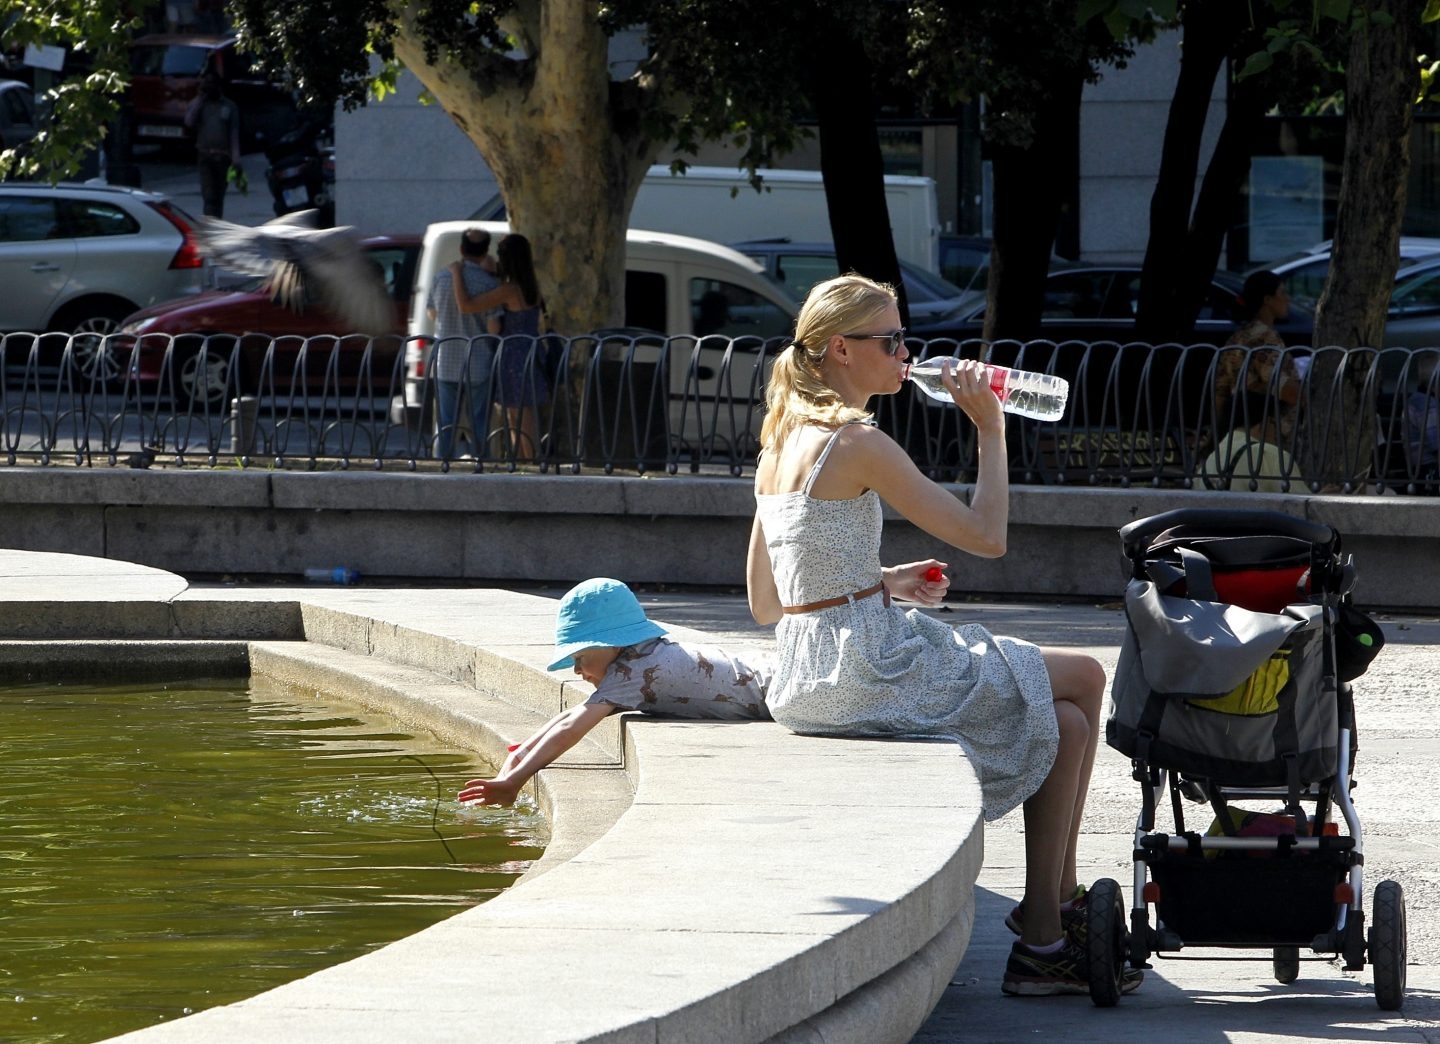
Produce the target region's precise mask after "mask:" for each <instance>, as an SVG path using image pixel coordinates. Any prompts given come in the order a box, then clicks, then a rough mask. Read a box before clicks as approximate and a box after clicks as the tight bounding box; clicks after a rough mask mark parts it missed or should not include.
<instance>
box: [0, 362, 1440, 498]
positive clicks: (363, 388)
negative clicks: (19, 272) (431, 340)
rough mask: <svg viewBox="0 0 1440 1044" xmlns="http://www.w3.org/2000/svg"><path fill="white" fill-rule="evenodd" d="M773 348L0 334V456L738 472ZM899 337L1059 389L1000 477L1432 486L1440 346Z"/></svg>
mask: <svg viewBox="0 0 1440 1044" xmlns="http://www.w3.org/2000/svg"><path fill="white" fill-rule="evenodd" d="M785 343H786V342H785V341H784V340H782V339H769V340H762V339H759V338H743V337H742V338H735V339H731V338H725V337H703V338H699V339H697V338H694V337H677V338H668V339H666V338H661V337H658V336H644V335H642V336H627V335H622V334H615V335H591V336H584V337H573V338H568V339H567V338H561V337H558V336H555V335H551V336H548V337H539V338H531V337H507V338H504V339H503V340H502V339H499V338H493V337H486V338H476V339H475V341H474V342H471V343H468V344H467V343H458V344H446V345H443V346H441V351H442V352H443V353H446V354H447V359H448V361H447V363H446V365H445V366H442V367H436V366H433V365H421V364H422V363H425V364H428V363H430V362H433V361H434V360H433V358H432V353H433V349H434V347H435V346H433V345H429V344H426V343H424V342H419V341H410V342H407V341H404V340H402V339H400V338H377V339H370V338H363V337H345V338H336V337H315V338H309V339H300V338H269V337H261V336H257V335H247V336H241V337H235V336H231V335H224V336H222V335H210V336H206V335H200V334H193V335H184V336H177V337H170V336H168V335H167V336H154V335H144V334H142V335H140V336H138V337H136V336H129V337H121V336H119V335H111V336H109V337H104V338H102V337H98V336H94V335H75V336H73V337H70V336H66V335H61V334H44V335H38V336H37V335H30V334H9V335H4V336H3V337H0V372H3V377H4V387H3V393H0V408H3V427H0V435H3V447H4V458H3V460H4V463H6V464H9V465H28V464H38V465H77V466H126V465H128V466H132V467H140V466H151V465H155V464H159V465H165V466H210V467H214V466H217V465H220V464H224V465H227V466H230V465H233V464H235V463H239V464H241V465H244V466H266V467H276V468H297V467H298V468H312V469H319V468H352V467H357V466H358V467H371V468H375V469H385V468H391V467H396V468H407V469H410V470H437V471H446V472H461V473H465V472H478V471H489V470H516V469H519V468H521V467H535V468H538V469H539V470H541V471H556V472H573V473H579V472H582V471H586V470H596V471H603V472H605V473H612V472H615V471H625V472H647V471H662V470H663V471H667V472H670V473H676V472H682V471H685V472H692V473H712V472H718V473H721V474H730V475H740V474H742V473H744V472H745V471H746V470H747V469H752V468H753V467H754V464H755V456H756V451H757V449H758V446H759V442H758V436H759V431H760V423H761V419H762V417H763V400H764V379H765V375H766V373H767V372H768V364H769V362H770V361H771V360H772V359H773V357H774V355H775V353H776V352H778V351H780V350H782V349H783V348H784V346H785ZM909 348H910V351H911V353H912V356H913V357H914V358H923V357H928V356H934V355H944V354H958V355H961V356H964V357H969V358H982V359H986V360H988V361H991V362H994V363H996V364H999V365H1009V366H1015V367H1019V368H1022V369H1030V370H1037V371H1040V372H1046V373H1054V374H1058V375H1060V376H1063V377H1065V378H1066V379H1067V380H1068V381H1069V382H1070V385H1071V390H1070V400H1069V406H1068V408H1067V410H1066V412H1065V415H1064V416H1063V417H1062V418H1061V419H1060V420H1059V421H1055V422H1038V421H1032V420H1025V419H1021V418H1018V417H1011V418H1010V420H1009V425H1010V430H1009V432H1008V444H1009V452H1010V464H1011V477H1012V480H1013V481H1015V482H1017V483H1031V484H1034V483H1040V484H1065V483H1070V484H1083V485H1097V486H1129V485H1145V486H1154V487H1171V488H1231V489H1256V490H1267V491H1268V490H1281V491H1283V490H1297V491H1298V490H1301V489H1307V488H1308V489H1318V488H1320V481H1319V480H1318V479H1317V478H1315V477H1313V474H1312V472H1313V462H1314V461H1316V460H1317V459H1318V458H1319V455H1320V454H1321V453H1323V452H1325V451H1326V450H1327V449H1329V448H1330V447H1341V448H1342V449H1343V454H1342V455H1343V456H1344V460H1343V471H1344V473H1345V474H1347V475H1351V476H1368V481H1369V482H1371V483H1374V484H1376V485H1377V486H1378V487H1380V488H1382V489H1383V488H1389V489H1396V490H1399V491H1402V492H1419V493H1427V492H1434V491H1435V488H1436V475H1435V472H1436V463H1435V445H1434V439H1435V430H1436V419H1437V410H1440V400H1437V390H1440V389H1437V375H1436V370H1437V366H1436V357H1437V355H1440V349H1415V350H1412V349H1386V350H1379V351H1377V350H1371V349H1356V350H1351V351H1348V352H1347V351H1344V350H1342V349H1336V348H1330V349H1321V350H1318V351H1313V352H1312V351H1311V350H1310V349H1285V350H1283V351H1278V350H1274V349H1265V350H1258V351H1256V352H1251V351H1247V350H1245V349H1234V348H1229V349H1224V348H1216V347H1215V346H1213V345H1189V346H1182V345H1175V344H1165V345H1147V344H1123V345H1122V344H1117V343H1113V342H1097V343H1081V342H1065V343H1059V344H1056V343H1051V342H1046V341H1032V342H1028V343H1024V344H1021V343H1018V342H1013V341H1001V342H994V343H984V342H980V341H964V342H955V341H948V340H937V341H930V342H921V341H915V340H912V342H911V343H910V345H909ZM1266 352H1268V353H1270V354H1268V355H1267V354H1265V353H1266ZM1222 353H1229V355H1230V361H1229V363H1226V364H1222V362H1221V357H1222ZM457 357H458V358H459V360H460V362H459V364H458V365H457V364H456V362H455V359H456V358H457ZM1227 366H1228V368H1229V369H1230V370H1231V371H1232V372H1234V373H1238V383H1239V386H1240V387H1241V388H1244V387H1246V386H1247V384H1248V386H1249V387H1250V388H1252V389H1254V388H1255V387H1256V385H1257V380H1256V377H1255V375H1257V374H1262V373H1263V374H1268V383H1266V382H1264V381H1262V382H1261V384H1262V385H1263V386H1264V388H1265V391H1266V394H1263V395H1254V394H1252V395H1248V396H1247V395H1235V396H1229V397H1226V396H1223V395H1222V396H1221V401H1219V402H1217V397H1216V388H1217V374H1219V373H1221V372H1222V371H1224V370H1225V369H1226V368H1227ZM1332 370H1333V373H1334V377H1333V379H1332V380H1333V387H1329V388H1327V387H1323V386H1321V384H1320V381H1319V380H1318V379H1316V378H1315V376H1314V375H1315V374H1318V373H1325V374H1327V375H1328V374H1330V373H1331V372H1332ZM1284 374H1290V375H1291V380H1290V381H1289V382H1286V381H1285V380H1283V379H1282V375H1284ZM437 375H438V376H444V377H451V378H455V379H454V380H437ZM1307 375H1308V376H1307ZM1218 383H1219V386H1221V387H1222V388H1223V387H1224V385H1225V381H1224V379H1223V378H1222V379H1221V380H1220V381H1219V382H1218ZM1286 383H1289V384H1290V385H1291V386H1293V387H1294V388H1295V389H1297V390H1298V393H1299V400H1298V401H1297V402H1294V403H1293V404H1292V403H1287V402H1284V401H1283V400H1284V399H1285V398H1287V397H1290V398H1293V397H1294V392H1286V391H1285V390H1284V388H1283V385H1284V384H1286ZM1342 384H1343V385H1345V386H1346V387H1347V388H1348V389H1349V392H1350V398H1351V399H1352V400H1355V399H1357V398H1358V400H1359V401H1360V402H1361V403H1362V406H1361V408H1360V410H1359V411H1356V410H1354V409H1353V408H1351V409H1348V410H1346V409H1341V408H1340V406H1339V403H1340V402H1341V401H1342V398H1343V397H1342V396H1339V395H1336V394H1332V392H1334V391H1335V390H1336V389H1337V388H1339V386H1340V385H1342ZM1227 398H1228V401H1226V399H1227ZM875 406H876V418H877V421H878V422H879V423H880V424H881V425H882V426H883V427H884V428H885V429H886V430H887V431H889V432H890V433H891V434H892V435H894V436H895V438H896V439H897V441H899V442H900V443H901V445H903V446H904V447H905V448H906V449H907V451H908V452H909V453H910V454H911V456H912V457H913V459H914V460H915V461H916V463H917V464H918V465H919V466H920V468H921V469H922V470H923V471H925V472H926V473H927V474H929V475H931V476H933V477H935V478H937V479H945V480H955V481H966V480H968V479H970V478H972V477H973V475H974V470H975V441H974V434H973V429H972V428H971V426H970V425H969V424H968V423H967V422H965V421H964V419H963V417H962V416H961V415H960V413H959V411H958V410H956V409H954V408H953V407H949V406H947V405H945V404H941V403H935V402H933V401H931V400H927V399H925V398H924V397H923V396H920V395H919V394H915V393H911V392H908V391H903V390H902V392H901V393H900V394H899V395H895V396H883V397H880V398H878V399H877V400H876V401H875ZM1407 411H1408V413H1407ZM1331 456H1332V458H1333V456H1334V453H1332V454H1331Z"/></svg>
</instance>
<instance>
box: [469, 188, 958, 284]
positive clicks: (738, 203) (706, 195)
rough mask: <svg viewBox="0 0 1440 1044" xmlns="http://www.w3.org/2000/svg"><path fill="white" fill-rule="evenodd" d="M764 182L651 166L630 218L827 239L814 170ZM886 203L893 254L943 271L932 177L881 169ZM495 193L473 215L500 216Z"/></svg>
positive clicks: (717, 231)
mask: <svg viewBox="0 0 1440 1044" xmlns="http://www.w3.org/2000/svg"><path fill="white" fill-rule="evenodd" d="M756 173H758V174H759V175H761V177H762V178H763V179H764V180H763V182H762V184H763V186H764V189H763V190H762V191H760V192H756V191H755V189H754V188H752V187H751V185H750V181H749V178H748V177H747V175H746V174H745V172H744V171H741V170H736V169H733V168H730V167H690V168H688V169H687V171H686V172H685V173H684V174H671V173H670V168H669V167H666V166H663V165H657V166H653V167H651V168H650V170H649V172H648V173H647V174H646V175H645V181H644V182H643V183H642V184H641V186H640V191H639V193H638V194H637V195H636V197H635V206H634V208H633V209H632V210H631V211H630V225H631V226H632V227H635V228H651V229H656V230H658V231H661V232H674V233H677V234H679V235H686V236H698V237H699V238H701V239H712V240H715V241H716V242H719V243H739V242H741V241H743V240H747V239H776V238H783V239H788V240H790V242H792V243H829V242H833V240H834V238H835V237H834V235H833V234H832V233H831V229H830V211H829V210H828V209H827V207H826V203H825V183H824V181H823V180H822V179H821V176H820V172H819V171H818V170H759V171H757V172H756ZM885 204H886V207H887V208H888V210H889V212H890V230H891V233H892V235H893V236H894V239H895V253H896V254H897V255H898V256H899V258H900V260H901V261H908V262H910V263H911V264H912V265H916V266H918V267H920V268H923V269H924V270H925V271H927V272H934V273H937V274H938V273H939V271H940V204H939V202H938V200H937V198H936V195H935V180H934V179H933V178H921V177H910V176H907V175H902V174H887V175H886V176H885ZM504 213H505V204H504V201H503V200H502V199H501V198H500V197H499V196H498V195H497V196H495V197H493V198H492V199H491V200H490V201H489V202H487V203H486V204H485V205H484V206H482V207H481V208H480V209H479V210H478V211H477V212H476V214H475V216H476V217H478V218H497V217H504Z"/></svg>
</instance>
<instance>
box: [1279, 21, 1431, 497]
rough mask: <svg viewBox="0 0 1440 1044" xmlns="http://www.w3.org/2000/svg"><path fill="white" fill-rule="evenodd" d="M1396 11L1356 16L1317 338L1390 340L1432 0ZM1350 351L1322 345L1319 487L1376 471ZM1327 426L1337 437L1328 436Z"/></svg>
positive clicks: (1367, 399) (1315, 438)
mask: <svg viewBox="0 0 1440 1044" xmlns="http://www.w3.org/2000/svg"><path fill="white" fill-rule="evenodd" d="M1371 7H1372V9H1373V10H1374V11H1375V12H1376V13H1384V14H1387V15H1389V16H1390V19H1392V20H1393V21H1391V22H1390V24H1388V25H1387V24H1379V23H1377V22H1375V21H1374V20H1365V21H1363V22H1358V21H1357V22H1356V23H1355V25H1354V26H1353V28H1352V38H1351V43H1350V55H1349V60H1348V64H1347V66H1346V74H1345V164H1344V171H1343V174H1342V175H1341V181H1340V197H1339V201H1338V205H1337V209H1336V214H1335V243H1334V250H1333V252H1332V254H1331V260H1330V275H1329V278H1327V279H1326V281H1325V289H1324V290H1323V291H1322V292H1321V294H1320V302H1319V304H1318V306H1317V307H1316V314H1315V344H1316V345H1323V346H1335V347H1339V348H1344V349H1355V348H1361V347H1371V348H1380V347H1383V342H1384V335H1385V318H1386V313H1387V311H1388V309H1389V304H1390V291H1391V289H1392V287H1393V286H1394V282H1395V270H1396V266H1397V264H1398V261H1399V246H1400V223H1401V219H1402V217H1403V216H1404V213H1405V190H1406V179H1407V178H1408V176H1409V172H1410V123H1411V114H1412V111H1413V108H1414V104H1415V96H1416V93H1417V91H1418V90H1419V86H1420V81H1419V67H1418V65H1417V64H1416V46H1417V42H1418V40H1419V36H1420V32H1419V30H1420V15H1421V11H1422V9H1423V7H1424V0H1375V2H1374V3H1373V4H1371ZM1345 355H1346V353H1344V352H1321V353H1319V354H1317V356H1316V358H1315V361H1314V363H1313V365H1312V368H1311V371H1310V373H1309V376H1308V378H1307V384H1308V395H1307V401H1306V406H1307V410H1306V413H1307V416H1308V418H1309V420H1308V423H1307V424H1306V425H1305V430H1306V432H1307V433H1308V434H1309V436H1310V440H1309V442H1308V443H1307V446H1306V450H1307V458H1308V462H1309V468H1308V470H1309V472H1310V474H1309V475H1308V476H1307V477H1309V479H1310V482H1311V485H1312V487H1313V488H1321V487H1331V486H1337V485H1338V486H1340V487H1341V488H1342V489H1345V490H1346V491H1349V490H1351V489H1355V488H1357V486H1358V485H1360V484H1363V482H1364V479H1365V478H1366V476H1367V475H1368V473H1369V468H1370V464H1371V460H1372V455H1373V454H1372V451H1373V448H1374V441H1375V404H1374V401H1373V395H1374V390H1373V388H1372V389H1367V388H1366V387H1365V385H1364V384H1363V382H1362V381H1361V380H1360V375H1361V374H1362V373H1363V371H1364V369H1365V368H1364V367H1363V366H1361V367H1356V366H1347V365H1345V362H1346V360H1345ZM1321 432H1329V433H1330V437H1328V438H1324V439H1321V438H1320V437H1319V435H1320V433H1321Z"/></svg>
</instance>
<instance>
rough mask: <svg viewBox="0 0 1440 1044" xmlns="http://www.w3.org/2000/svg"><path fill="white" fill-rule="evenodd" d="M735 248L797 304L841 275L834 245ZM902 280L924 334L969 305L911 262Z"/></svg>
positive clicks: (780, 243) (770, 242)
mask: <svg viewBox="0 0 1440 1044" xmlns="http://www.w3.org/2000/svg"><path fill="white" fill-rule="evenodd" d="M730 246H731V248H732V249H734V250H738V251H740V253H742V254H744V255H745V256H747V257H750V258H754V259H755V260H756V261H759V262H760V263H761V264H762V265H764V266H765V273H766V274H767V275H768V276H769V277H770V278H771V279H773V280H774V281H775V282H777V283H779V284H780V285H781V286H783V287H784V288H785V292H786V293H787V294H789V295H790V296H791V297H792V298H794V299H795V301H796V302H797V303H798V302H801V301H804V300H805V295H806V294H808V293H809V292H810V288H811V287H812V286H814V285H815V284H816V283H819V282H822V281H824V280H826V279H833V278H834V277H835V276H837V275H839V274H840V266H839V264H838V263H837V262H836V260H835V247H834V246H833V245H832V244H830V243H792V242H790V240H788V239H783V238H777V239H752V240H747V241H746V242H743V243H732V244H730ZM900 278H901V279H903V280H904V281H905V297H906V300H907V302H908V303H909V306H910V327H911V329H912V330H914V331H915V332H916V333H917V334H924V333H925V332H926V331H927V330H928V328H929V327H931V326H933V325H934V324H936V323H939V322H945V321H948V319H949V317H950V316H951V314H952V313H954V311H955V309H957V308H958V307H960V306H961V305H962V304H964V303H965V302H966V300H967V299H966V297H965V293H964V291H963V290H961V289H960V288H959V287H958V286H955V285H953V284H951V283H949V282H946V281H945V280H944V279H941V278H940V277H939V276H938V275H935V274H934V273H933V272H926V271H925V270H924V269H922V268H917V267H916V266H915V265H912V264H910V263H909V262H907V261H901V262H900Z"/></svg>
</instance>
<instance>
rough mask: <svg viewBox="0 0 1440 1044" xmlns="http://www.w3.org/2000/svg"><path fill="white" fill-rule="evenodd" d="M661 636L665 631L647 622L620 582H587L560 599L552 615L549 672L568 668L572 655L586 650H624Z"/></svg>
mask: <svg viewBox="0 0 1440 1044" xmlns="http://www.w3.org/2000/svg"><path fill="white" fill-rule="evenodd" d="M664 633H665V628H663V627H661V626H660V625H659V624H657V623H652V622H651V621H650V619H649V617H647V616H646V615H645V610H644V609H642V608H640V600H639V599H637V598H636V597H635V594H634V592H633V591H631V590H630V588H628V587H626V586H625V585H624V584H622V583H621V582H620V581H619V580H610V579H608V578H606V577H597V578H596V579H594V580H586V581H585V582H584V583H581V584H576V585H575V586H574V587H572V588H571V589H570V590H569V591H568V592H566V594H565V597H564V598H562V599H560V611H559V612H558V613H557V614H556V616H555V662H554V663H552V664H551V665H550V666H549V668H548V670H552V671H558V670H561V669H563V668H565V667H569V666H570V665H571V664H572V663H574V662H575V654H576V653H578V652H584V651H585V650H586V649H595V648H599V647H602V646H614V647H618V648H624V647H625V646H627V645H635V644H636V643H638V642H643V641H646V640H647V639H650V638H659V637H660V636H661V635H662V634H664Z"/></svg>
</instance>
